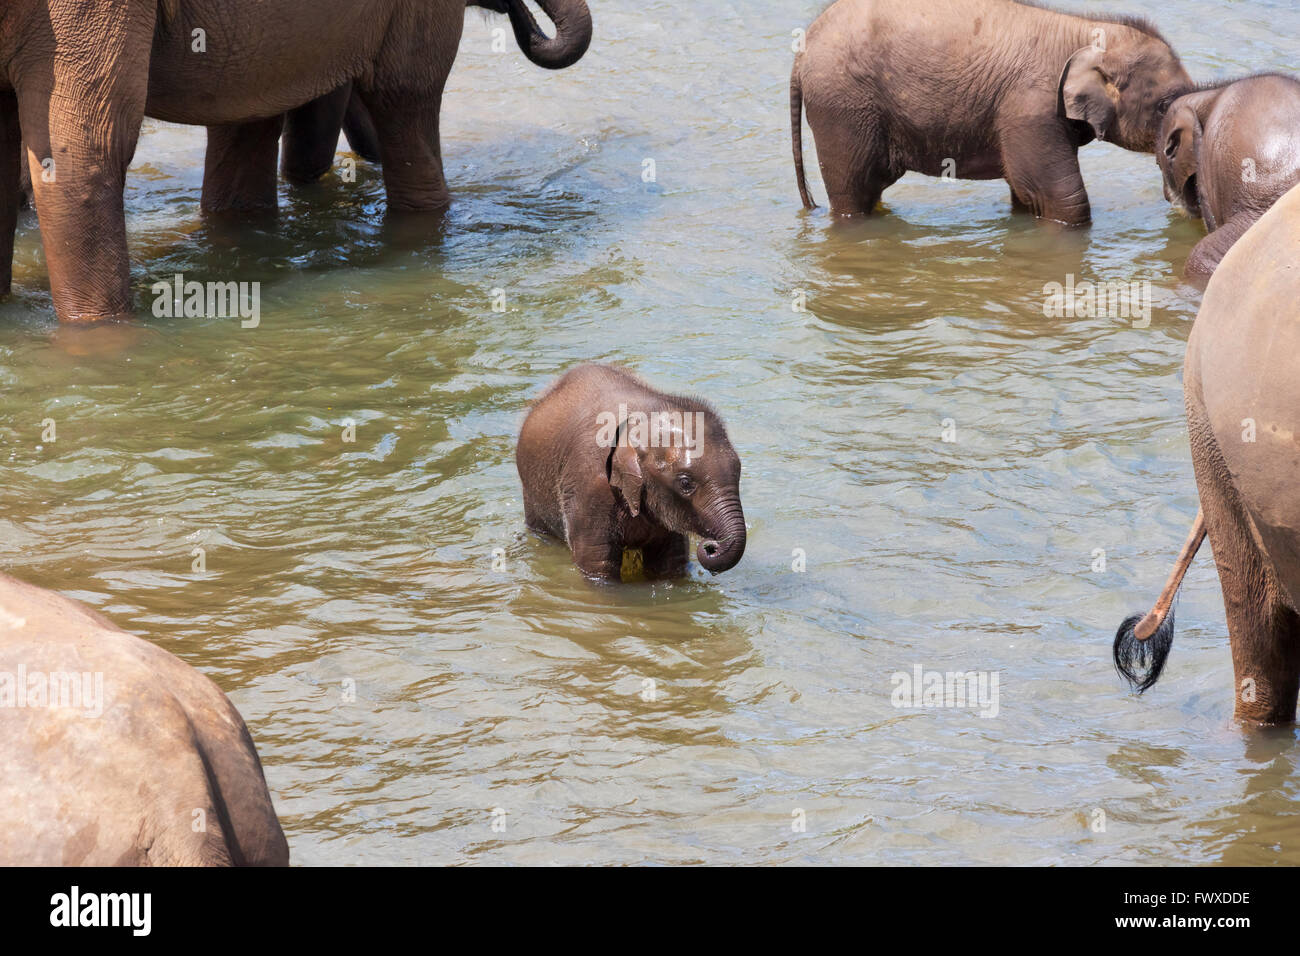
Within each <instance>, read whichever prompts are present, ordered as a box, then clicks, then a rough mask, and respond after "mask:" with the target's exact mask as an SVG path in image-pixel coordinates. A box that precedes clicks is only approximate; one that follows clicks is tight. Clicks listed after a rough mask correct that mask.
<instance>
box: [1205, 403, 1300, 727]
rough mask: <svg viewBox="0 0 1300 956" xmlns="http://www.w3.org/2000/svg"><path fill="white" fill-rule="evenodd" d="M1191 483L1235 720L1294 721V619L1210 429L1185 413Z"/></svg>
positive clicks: (1297, 670)
mask: <svg viewBox="0 0 1300 956" xmlns="http://www.w3.org/2000/svg"><path fill="white" fill-rule="evenodd" d="M1188 424H1189V431H1190V437H1191V443H1192V460H1193V463H1194V465H1195V469H1196V486H1197V490H1198V491H1199V493H1200V498H1201V508H1202V509H1203V510H1204V513H1205V524H1206V530H1207V532H1208V535H1209V539H1210V547H1211V548H1212V549H1213V551H1214V564H1215V567H1216V568H1217V569H1218V572H1219V584H1220V586H1221V588H1222V590H1223V605H1224V610H1225V611H1226V613H1227V619H1228V637H1229V640H1230V641H1231V643H1232V669H1233V673H1234V676H1235V681H1236V693H1235V698H1236V705H1235V707H1234V708H1233V716H1234V717H1235V718H1236V719H1237V720H1241V721H1246V722H1252V723H1260V724H1280V723H1289V722H1291V721H1293V720H1295V712H1296V695H1297V693H1300V616H1297V614H1296V612H1295V611H1294V610H1292V609H1291V608H1290V607H1289V606H1288V605H1287V603H1286V600H1285V598H1284V596H1283V594H1284V592H1283V589H1282V587H1281V585H1280V584H1279V583H1278V581H1277V578H1276V576H1275V575H1274V573H1273V570H1272V568H1271V567H1270V565H1269V563H1268V561H1267V559H1266V556H1265V555H1264V554H1262V553H1261V551H1260V549H1259V546H1258V545H1257V544H1256V543H1255V538H1254V535H1253V534H1252V533H1251V523H1250V517H1249V515H1248V514H1247V513H1246V510H1245V508H1244V507H1243V506H1242V504H1241V502H1240V500H1239V499H1238V497H1237V493H1236V490H1235V489H1234V488H1233V486H1232V483H1231V477H1230V472H1229V470H1228V466H1227V463H1226V462H1225V461H1224V458H1223V455H1222V452H1221V451H1220V450H1219V448H1218V446H1217V444H1216V443H1215V440H1214V438H1213V437H1212V436H1211V433H1210V429H1209V426H1208V425H1207V424H1205V423H1204V422H1203V419H1202V418H1201V416H1200V415H1195V416H1189V420H1188Z"/></svg>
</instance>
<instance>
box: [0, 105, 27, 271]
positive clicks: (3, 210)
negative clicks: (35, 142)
mask: <svg viewBox="0 0 1300 956" xmlns="http://www.w3.org/2000/svg"><path fill="white" fill-rule="evenodd" d="M22 145H23V135H22V131H21V130H20V128H19V123H18V97H16V96H15V95H14V94H13V93H0V295H8V294H9V290H10V288H11V286H12V281H13V267H14V231H15V230H16V229H17V228H18V208H19V206H21V205H22V204H23V192H22V182H21V179H20V176H19V170H20V169H21V167H22Z"/></svg>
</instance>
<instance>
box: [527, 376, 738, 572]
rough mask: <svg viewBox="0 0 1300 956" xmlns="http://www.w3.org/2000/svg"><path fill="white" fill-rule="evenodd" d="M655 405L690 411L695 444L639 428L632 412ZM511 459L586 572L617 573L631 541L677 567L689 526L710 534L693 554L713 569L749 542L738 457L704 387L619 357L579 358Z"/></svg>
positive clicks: (542, 515) (541, 403)
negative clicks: (660, 386)
mask: <svg viewBox="0 0 1300 956" xmlns="http://www.w3.org/2000/svg"><path fill="white" fill-rule="evenodd" d="M659 413H668V414H669V415H671V414H673V413H676V414H677V415H678V416H679V419H678V420H679V421H684V420H685V419H684V416H686V415H689V416H691V422H692V423H699V424H698V426H697V425H696V424H692V425H690V426H688V427H689V428H690V429H691V431H692V433H693V434H694V435H695V436H697V437H698V438H699V441H698V443H697V444H698V447H697V448H696V449H695V450H694V451H692V450H691V449H689V448H688V447H682V446H683V445H685V444H686V442H676V440H675V439H662V440H660V441H657V442H656V441H654V440H653V439H652V440H651V441H649V442H646V441H645V440H644V435H643V436H642V438H641V439H638V437H637V434H636V429H635V427H634V426H633V425H632V423H633V422H635V421H637V418H636V416H638V415H643V416H647V417H648V416H652V415H657V414H659ZM697 416H698V417H697ZM665 421H667V419H666V420H665ZM611 424H613V425H616V426H617V427H616V428H611ZM687 438H688V440H689V438H690V436H687ZM675 442H676V446H675V447H674V443H675ZM515 462H516V465H517V466H518V469H519V478H520V482H521V483H522V485H523V493H524V516H525V520H526V521H527V523H528V527H529V528H531V529H532V530H534V531H537V532H539V533H542V534H548V535H552V536H554V537H556V538H559V539H560V540H562V541H564V542H566V543H567V544H568V545H569V548H570V551H571V552H572V554H573V560H574V563H575V564H577V566H578V567H579V568H580V569H581V570H582V571H583V573H585V574H587V575H588V576H589V577H592V578H597V579H602V580H614V581H616V580H619V578H620V576H621V569H622V562H623V556H624V551H625V550H636V551H640V552H641V554H642V556H643V562H644V570H645V573H646V574H647V576H649V577H672V576H676V575H680V574H681V573H683V572H684V571H685V569H686V565H687V556H688V553H689V547H688V537H687V536H688V535H689V534H691V533H694V534H698V535H700V536H701V538H703V539H704V540H703V541H702V542H701V543H700V546H699V548H698V549H697V552H696V553H697V557H698V559H699V561H700V563H701V564H702V565H703V566H704V567H705V568H706V569H708V570H710V571H713V572H714V573H717V572H721V571H725V570H727V569H728V568H731V567H732V566H734V565H735V564H736V562H737V561H739V560H740V557H741V555H742V554H744V550H745V538H746V534H745V516H744V512H743V510H742V508H741V503H740V459H739V457H738V456H737V455H736V452H735V449H733V448H732V446H731V442H730V440H729V439H728V438H727V432H726V429H725V428H724V426H723V424H722V420H721V419H720V418H719V417H718V415H717V413H716V412H715V411H714V410H713V408H712V407H711V406H709V405H708V404H707V403H705V402H703V401H700V400H699V399H692V398H687V397H684V396H680V395H668V394H665V393H663V392H659V391H656V390H655V389H652V388H651V387H650V386H648V385H646V384H645V383H644V382H642V381H641V380H640V379H638V378H637V377H636V376H634V375H632V374H631V373H630V372H627V371H625V370H623V369H620V368H615V367H613V366H608V365H581V366H578V367H577V368H574V369H572V370H570V371H569V372H567V373H566V374H565V375H564V376H562V377H561V378H560V379H559V380H558V381H557V382H556V383H555V384H554V385H553V386H551V388H550V389H548V390H547V391H546V392H545V393H544V394H543V395H542V396H541V397H540V398H539V399H538V400H537V401H536V402H535V403H534V405H533V407H532V410H531V411H530V412H529V414H528V417H527V418H526V419H525V421H524V424H523V427H522V428H521V429H520V432H519V444H518V447H517V449H516V454H515Z"/></svg>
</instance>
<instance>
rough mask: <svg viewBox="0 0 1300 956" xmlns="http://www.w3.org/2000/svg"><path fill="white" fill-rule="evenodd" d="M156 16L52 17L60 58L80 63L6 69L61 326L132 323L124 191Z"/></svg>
mask: <svg viewBox="0 0 1300 956" xmlns="http://www.w3.org/2000/svg"><path fill="white" fill-rule="evenodd" d="M64 6H69V5H60V7H64ZM157 6H158V5H157V4H156V3H141V2H130V3H116V4H94V5H93V6H87V7H85V10H84V11H83V12H84V15H82V13H78V15H76V16H71V15H69V16H60V17H53V16H52V17H50V18H49V21H48V29H50V30H51V31H52V33H53V36H52V38H51V39H52V40H53V42H54V44H55V48H56V49H58V50H64V51H82V54H77V53H67V54H66V55H62V56H55V57H52V58H51V57H48V56H47V57H42V58H39V59H37V60H36V61H35V62H32V61H31V58H32V57H35V56H37V54H35V53H32V54H20V55H19V56H17V57H15V60H14V62H12V63H11V64H10V74H11V75H12V76H13V77H14V80H15V83H14V85H15V88H16V92H17V95H18V113H19V118H20V121H21V124H22V133H23V141H24V143H25V144H26V146H27V154H28V156H27V158H28V165H29V167H30V170H31V178H32V187H33V190H34V192H35V198H36V212H37V215H38V217H39V219H40V224H41V239H42V241H43V243H44V246H45V261H46V267H47V269H48V270H49V275H50V289H51V292H52V293H53V296H54V308H55V311H56V312H57V313H58V316H59V318H60V319H62V320H64V321H68V322H97V321H105V320H114V319H119V320H120V319H129V318H131V316H132V301H131V273H130V262H129V259H128V256H127V248H126V219H125V215H124V212H123V202H122V191H123V188H124V187H125V185H126V169H127V166H128V165H129V164H130V162H131V157H132V156H133V155H134V153H135V145H136V140H137V139H138V138H139V135H140V123H141V120H142V119H143V118H144V104H145V97H146V94H147V89H148V81H149V76H148V73H149V53H150V46H151V44H152V42H153V33H154V20H155V16H156V13H157ZM77 9H78V10H79V11H82V7H81V6H78V7H77ZM92 20H93V22H91V21H92ZM92 30H93V32H94V40H93V43H92V44H91V46H93V53H94V55H93V56H91V55H89V53H88V52H86V51H88V50H89V49H90V47H88V46H87V43H88V42H89V41H88V40H87V37H88V36H90V33H89V32H88V31H92Z"/></svg>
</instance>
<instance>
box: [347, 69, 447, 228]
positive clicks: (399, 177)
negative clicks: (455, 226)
mask: <svg viewBox="0 0 1300 956" xmlns="http://www.w3.org/2000/svg"><path fill="white" fill-rule="evenodd" d="M362 99H363V102H364V104H365V106H366V108H367V110H368V111H369V112H370V117H371V121H372V122H373V124H374V129H375V137H376V139H377V140H378V143H379V154H380V159H381V161H382V163H383V170H384V191H385V193H386V194H387V196H388V209H389V211H390V212H442V211H443V210H445V209H446V208H447V206H449V205H450V204H451V193H450V192H449V191H448V189H447V180H446V179H445V178H444V177H443V172H442V144H441V140H440V138H439V135H438V114H439V110H440V104H441V102H442V94H441V92H439V93H437V94H432V93H430V94H429V95H428V96H427V97H420V98H419V99H418V100H417V101H415V102H411V101H410V100H409V99H407V98H406V97H402V96H388V95H385V94H383V93H366V94H363V97H362Z"/></svg>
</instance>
